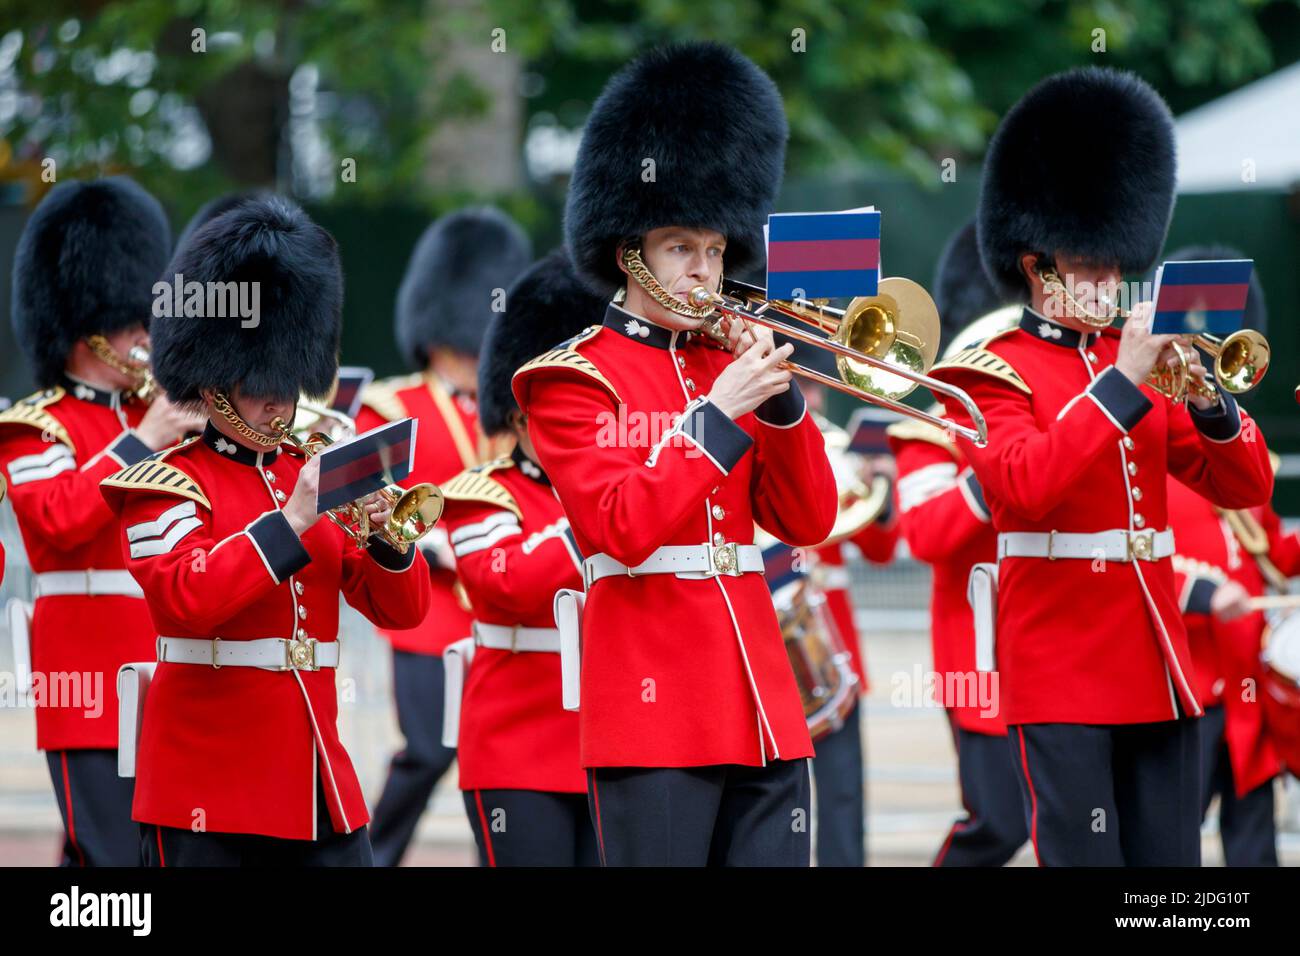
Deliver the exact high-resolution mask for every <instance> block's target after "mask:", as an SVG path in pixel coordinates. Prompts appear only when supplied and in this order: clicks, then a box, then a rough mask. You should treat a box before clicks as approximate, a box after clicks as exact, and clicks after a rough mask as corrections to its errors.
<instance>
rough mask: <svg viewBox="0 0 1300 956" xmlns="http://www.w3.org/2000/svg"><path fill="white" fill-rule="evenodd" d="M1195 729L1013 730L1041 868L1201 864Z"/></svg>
mask: <svg viewBox="0 0 1300 956" xmlns="http://www.w3.org/2000/svg"><path fill="white" fill-rule="evenodd" d="M1198 723H1199V721H1198V720H1196V719H1193V718H1187V717H1183V718H1181V719H1179V720H1167V721H1161V722H1159V723H1150V724H1115V725H1106V726H1096V725H1091V724H1022V725H1019V726H1013V727H1011V728H1010V733H1009V734H1008V735H1007V739H1008V742H1009V744H1010V746H1011V749H1012V754H1013V756H1014V759H1015V766H1016V775H1017V777H1018V778H1019V780H1020V787H1021V795H1022V797H1023V798H1024V801H1025V813H1026V820H1027V822H1028V825H1029V837H1030V839H1031V840H1032V841H1033V844H1034V850H1035V852H1036V853H1037V856H1038V862H1039V864H1040V865H1042V866H1200V863H1201V836H1200V824H1201V812H1200V810H1201V805H1200V777H1201V770H1200V764H1201V759H1200V758H1201V755H1200V749H1199V743H1198V739H1199V733H1198V727H1197V724H1198Z"/></svg>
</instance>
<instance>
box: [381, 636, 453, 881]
mask: <svg viewBox="0 0 1300 956" xmlns="http://www.w3.org/2000/svg"><path fill="white" fill-rule="evenodd" d="M393 697H394V698H395V700H396V701H397V725H398V726H399V727H400V728H401V730H402V736H404V737H405V738H406V747H405V748H404V749H402V750H400V751H398V752H397V753H396V754H395V755H394V756H393V760H392V763H391V764H390V765H389V767H388V780H387V781H386V782H385V783H384V790H383V793H382V794H381V795H380V797H379V803H377V804H376V805H375V815H374V819H373V821H372V822H371V824H370V838H371V842H372V843H373V844H374V848H375V865H376V866H397V864H399V863H401V862H402V855H403V854H405V853H406V847H407V845H408V844H409V843H410V842H411V837H412V836H414V834H415V827H416V825H417V824H418V823H419V822H420V816H421V815H422V814H423V813H424V808H425V807H426V806H427V805H428V803H429V797H430V795H431V794H432V793H433V788H434V787H436V786H437V785H438V781H439V780H441V779H442V775H443V774H444V773H446V772H447V768H448V767H450V766H451V762H452V761H453V760H454V759H456V751H454V750H452V749H450V748H448V747H444V746H443V745H442V701H443V666H442V657H441V656H439V655H436V654H412V653H410V652H408V651H396V650H395V651H393Z"/></svg>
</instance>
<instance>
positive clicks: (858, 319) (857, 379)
mask: <svg viewBox="0 0 1300 956" xmlns="http://www.w3.org/2000/svg"><path fill="white" fill-rule="evenodd" d="M832 341H835V342H838V343H839V344H841V345H845V346H848V347H849V348H851V349H853V350H854V351H855V352H862V353H863V354H865V355H870V356H871V357H873V358H876V359H880V360H882V361H884V362H887V363H889V364H890V365H892V366H895V367H897V368H902V369H906V370H908V371H910V372H912V373H914V376H920V375H924V374H925V373H926V372H928V371H929V370H930V366H932V365H933V364H934V360H935V356H937V355H938V354H939V310H938V309H937V308H935V305H934V300H933V299H931V298H930V294H929V293H928V292H926V291H925V290H924V289H923V288H921V286H919V285H917V284H916V283H915V282H913V281H912V280H911V279H904V278H902V277H901V276H890V277H889V278H887V279H881V280H880V286H879V291H878V292H877V293H876V294H875V295H873V296H858V297H857V298H856V299H854V300H853V301H851V302H850V303H849V307H848V308H847V309H845V310H844V315H843V317H842V318H841V319H840V324H839V328H838V329H837V330H836V332H835V335H834V336H832ZM835 367H836V369H837V370H838V371H839V373H840V378H841V379H843V380H844V382H845V383H846V384H849V385H852V386H854V387H856V388H860V389H862V391H864V392H869V393H870V394H872V395H878V396H880V397H881V398H889V399H893V400H894V401H899V400H901V399H903V398H905V397H906V396H907V395H909V394H911V392H912V390H913V389H915V388H916V386H917V385H918V384H920V383H919V382H918V381H917V380H916V378H915V377H914V376H903V375H897V374H895V373H893V372H888V371H884V370H882V369H880V368H879V367H877V366H872V365H866V364H864V363H862V362H859V361H857V360H856V359H853V358H850V357H849V356H847V355H844V354H842V353H841V354H839V355H837V356H836V357H835Z"/></svg>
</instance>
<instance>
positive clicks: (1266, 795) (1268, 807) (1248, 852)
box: [1201, 704, 1277, 866]
mask: <svg viewBox="0 0 1300 956" xmlns="http://www.w3.org/2000/svg"><path fill="white" fill-rule="evenodd" d="M1225 719H1226V718H1225V714H1224V710H1223V705H1222V704H1219V705H1218V706H1215V707H1207V708H1205V716H1204V717H1203V718H1202V721H1201V815H1202V817H1204V815H1205V813H1206V812H1207V811H1208V810H1209V809H1210V800H1212V799H1213V798H1214V796H1215V794H1218V797H1219V837H1220V838H1221V839H1222V840H1223V862H1224V863H1225V864H1226V865H1227V866H1277V823H1276V822H1275V821H1274V819H1273V781H1272V780H1267V781H1265V782H1264V783H1262V784H1260V785H1259V786H1258V787H1256V788H1255V789H1254V790H1251V791H1250V792H1249V793H1247V794H1246V795H1245V796H1244V797H1239V796H1237V788H1236V786H1235V785H1234V783H1233V777H1232V760H1231V759H1229V757H1228V744H1227V741H1225V740H1224V739H1223V729H1224V723H1225Z"/></svg>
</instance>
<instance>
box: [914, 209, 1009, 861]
mask: <svg viewBox="0 0 1300 956" xmlns="http://www.w3.org/2000/svg"><path fill="white" fill-rule="evenodd" d="M934 290H935V304H936V305H937V306H938V307H939V316H940V321H941V322H942V326H943V334H944V343H943V344H944V346H945V355H951V354H953V353H955V352H958V351H960V350H961V349H962V348H963V347H965V346H967V345H971V344H976V343H978V342H979V341H981V340H983V339H984V338H987V337H988V336H989V335H992V334H993V333H994V332H1000V331H1003V330H1005V329H1007V328H1009V327H1010V326H1011V325H1012V324H1013V323H1014V322H1015V321H1016V320H1017V319H1019V317H1020V311H1019V309H1017V308H1014V307H1013V308H1011V309H1007V308H1005V307H1002V308H1000V306H1001V305H1002V298H1001V297H1000V296H999V295H998V293H997V292H996V291H995V290H994V289H993V287H992V285H991V284H990V283H989V281H988V279H987V277H986V276H985V275H984V266H983V265H982V264H981V262H980V258H979V247H978V246H977V245H976V243H975V224H974V223H973V222H972V223H970V224H968V225H967V226H965V227H964V228H962V229H960V230H958V231H957V232H956V233H954V234H953V236H952V238H950V239H949V240H948V244H947V246H946V247H945V248H944V251H943V254H942V255H941V256H940V258H939V265H938V268H937V270H936V273H935V281H934ZM889 441H890V447H891V448H892V449H893V451H894V455H895V456H896V458H897V461H898V484H897V491H898V511H899V518H898V521H899V526H900V530H901V532H902V536H903V539H904V540H905V541H907V546H908V548H909V549H910V550H911V552H912V556H913V557H914V558H916V560H918V561H924V562H925V563H926V564H928V565H930V570H931V587H930V647H931V653H932V655H933V659H934V672H935V673H936V674H937V675H938V678H937V682H936V686H938V687H940V688H942V689H943V690H942V697H941V699H940V700H939V703H941V704H942V705H943V708H944V710H945V712H946V714H947V717H948V725H949V728H950V729H951V731H952V739H953V747H954V749H955V750H956V752H957V780H958V785H959V788H960V792H961V803H962V809H963V810H964V811H965V816H963V817H962V818H961V819H959V820H957V821H955V822H954V823H953V825H952V827H951V829H949V831H948V834H947V836H946V837H945V838H944V841H943V843H942V845H941V846H940V847H939V852H938V853H937V854H936V855H935V858H934V865H935V866H1002V865H1003V864H1004V863H1006V862H1008V861H1009V860H1010V859H1011V858H1012V857H1013V856H1015V854H1016V851H1017V850H1019V849H1020V847H1021V846H1022V845H1023V844H1024V842H1025V840H1026V839H1028V836H1029V833H1028V831H1027V830H1026V829H1025V811H1024V805H1023V802H1022V801H1021V799H1020V784H1019V783H1018V782H1017V780H1016V771H1015V766H1014V764H1013V763H1012V760H1011V751H1010V750H1009V749H1008V747H1007V725H1006V721H1005V720H1004V719H1003V716H1002V711H1001V709H1000V708H999V701H998V699H997V696H996V695H995V694H993V693H992V691H993V689H994V688H995V687H996V686H997V684H996V683H994V681H996V680H997V676H998V675H997V672H996V671H994V672H987V673H983V674H981V673H980V672H979V671H978V670H977V668H976V654H975V623H974V618H973V617H972V613H971V605H970V601H969V599H968V597H967V586H968V581H969V579H970V573H971V568H972V567H973V566H974V565H976V564H979V563H981V562H994V561H996V560H997V544H998V536H997V532H996V531H995V530H994V529H993V523H992V520H991V516H990V514H989V509H988V505H987V503H986V502H985V501H984V493H983V491H982V490H981V488H980V483H979V479H978V478H977V477H975V472H974V470H973V469H972V468H971V466H970V463H969V462H968V461H967V460H966V456H965V455H963V454H962V451H961V449H960V448H958V447H957V444H956V442H955V441H953V437H952V435H951V434H950V433H949V432H947V431H944V430H943V429H940V428H936V427H934V426H932V425H930V424H928V423H925V422H918V421H915V420H910V419H909V420H906V421H902V422H899V423H897V424H895V425H891V426H890V427H889ZM981 690H983V691H984V692H985V693H984V694H983V696H982V697H981Z"/></svg>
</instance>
